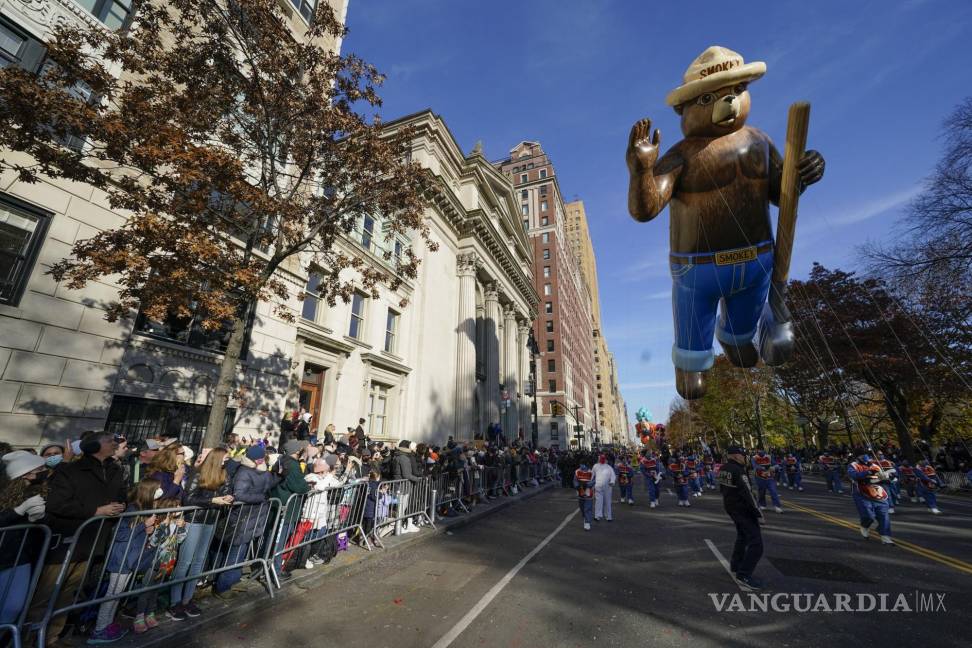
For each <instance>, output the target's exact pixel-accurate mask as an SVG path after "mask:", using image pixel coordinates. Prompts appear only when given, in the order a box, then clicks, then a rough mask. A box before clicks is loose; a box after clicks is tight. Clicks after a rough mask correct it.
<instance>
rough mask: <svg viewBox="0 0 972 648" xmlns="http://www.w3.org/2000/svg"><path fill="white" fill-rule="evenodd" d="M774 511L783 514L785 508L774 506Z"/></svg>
mask: <svg viewBox="0 0 972 648" xmlns="http://www.w3.org/2000/svg"><path fill="white" fill-rule="evenodd" d="M773 510H774V511H776V512H777V513H782V512H783V507H782V506H774V507H773Z"/></svg>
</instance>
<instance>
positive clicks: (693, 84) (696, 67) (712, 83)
mask: <svg viewBox="0 0 972 648" xmlns="http://www.w3.org/2000/svg"><path fill="white" fill-rule="evenodd" d="M764 74H766V64H765V63H763V62H762V61H756V62H754V63H746V62H745V61H743V57H742V55H741V54H739V53H737V52H733V51H732V50H731V49H728V48H725V47H719V46H718V45H713V46H712V47H710V48H708V49H706V50H705V51H704V52H702V53H701V54H699V55H698V56H697V57H696V59H695V60H694V61H692V64H691V65H690V66H688V69H687V70H685V75H684V76H683V77H682V82H683V83H682V85H680V86H678V87H677V88H675V89H674V90H672V91H671V92H669V93H668V96H667V97H666V98H665V103H667V104H668V105H669V106H677V105H679V104H683V103H685V102H686V101H689V100H691V99H695V98H696V97H698V96H699V95H702V94H705V93H706V92H711V91H712V90H718V89H719V88H724V87H726V86H728V85H733V84H734V83H742V82H744V81H755V80H756V79H758V78H760V77H761V76H763V75H764Z"/></svg>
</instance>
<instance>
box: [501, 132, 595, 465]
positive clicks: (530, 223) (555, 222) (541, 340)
mask: <svg viewBox="0 0 972 648" xmlns="http://www.w3.org/2000/svg"><path fill="white" fill-rule="evenodd" d="M496 166H497V168H498V169H499V170H500V171H501V172H502V173H503V174H505V175H506V176H507V177H508V178H510V179H511V180H512V181H513V185H514V187H515V188H516V198H517V200H518V201H519V205H520V217H521V219H522V220H523V227H524V230H525V231H526V232H527V235H528V236H529V238H530V242H531V244H532V245H533V258H534V262H533V263H534V265H533V280H534V285H535V287H536V289H537V293H538V294H539V295H540V314H539V316H538V317H537V319H536V320H535V321H534V323H533V327H534V330H533V334H534V337H535V338H536V341H537V344H538V346H539V347H540V357H539V358H538V361H537V376H536V379H537V416H538V427H539V442H540V444H541V445H553V446H558V447H560V448H567V447H569V444H570V441H571V439H578V440H579V441H580V443H581V445H584V446H587V445H589V444H590V443H591V432H592V431H593V430H594V429H595V427H596V418H595V408H596V388H595V387H596V380H595V361H594V340H593V337H592V327H591V322H592V321H593V320H592V294H591V290H590V289H589V288H588V286H587V282H585V280H584V277H583V273H582V271H581V268H580V265H579V263H578V259H577V255H575V254H574V252H573V251H572V250H571V247H570V241H569V239H568V234H567V219H566V214H567V211H566V208H565V206H564V200H563V197H562V195H561V191H560V186H559V184H558V182H557V176H556V172H555V170H554V167H553V164H552V163H551V161H550V158H549V157H547V155H546V154H545V153H544V152H543V148H542V147H541V146H540V143H539V142H529V141H524V142H520V143H519V144H517V145H516V146H515V147H513V149H512V150H511V151H510V157H509V158H507V159H505V160H501V161H500V162H497V163H496ZM554 401H556V402H558V403H562V404H563V405H564V406H565V410H566V411H559V412H558V411H554V408H553V407H552V405H553V403H554ZM575 416H576V421H575ZM577 424H580V425H582V426H583V429H584V432H583V436H582V437H580V438H578V437H577V436H576V432H575V425H577Z"/></svg>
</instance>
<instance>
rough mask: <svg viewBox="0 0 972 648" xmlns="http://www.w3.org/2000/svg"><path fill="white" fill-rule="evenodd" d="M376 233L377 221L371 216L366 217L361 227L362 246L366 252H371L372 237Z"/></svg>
mask: <svg viewBox="0 0 972 648" xmlns="http://www.w3.org/2000/svg"><path fill="white" fill-rule="evenodd" d="M374 233H375V219H374V218H372V217H371V216H365V217H364V224H363V225H362V226H361V245H362V246H363V247H364V249H366V250H369V251H370V250H371V243H372V237H373V236H374Z"/></svg>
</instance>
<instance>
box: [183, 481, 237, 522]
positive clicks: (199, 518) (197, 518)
mask: <svg viewBox="0 0 972 648" xmlns="http://www.w3.org/2000/svg"><path fill="white" fill-rule="evenodd" d="M199 476H200V474H199V471H198V470H193V471H192V472H190V473H189V479H187V480H186V484H187V486H186V491H185V497H184V498H183V501H184V503H185V505H186V506H198V507H199V508H201V509H203V510H202V511H194V512H189V513H186V515H187V519H188V521H189V522H191V523H193V524H215V523H216V520H217V519H218V518H219V517H220V515H223V516H225V515H226V514H228V513H229V510H230V509H229V507H228V506H220V505H218V504H213V498H214V497H223V496H225V495H232V494H233V487H232V484H231V482H230V478H229V476H228V473H227V479H226V481H225V482H223V483H222V484H220V486H219V487H218V488H217V489H216V490H209V489H206V488H203V487H202V486H200V485H199Z"/></svg>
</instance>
